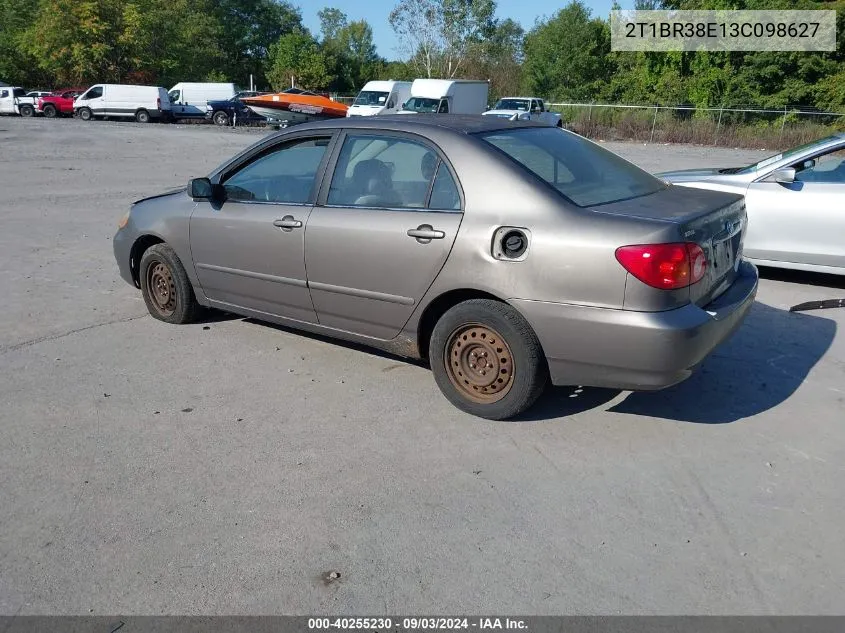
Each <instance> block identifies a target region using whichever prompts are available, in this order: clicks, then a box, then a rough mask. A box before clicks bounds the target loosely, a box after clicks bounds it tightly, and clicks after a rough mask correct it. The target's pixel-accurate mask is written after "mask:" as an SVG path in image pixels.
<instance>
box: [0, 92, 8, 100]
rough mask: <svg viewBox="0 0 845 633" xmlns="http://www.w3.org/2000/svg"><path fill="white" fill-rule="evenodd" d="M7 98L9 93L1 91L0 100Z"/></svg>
mask: <svg viewBox="0 0 845 633" xmlns="http://www.w3.org/2000/svg"><path fill="white" fill-rule="evenodd" d="M8 96H9V91H8V90H2V91H0V99H5V98H6V97H8Z"/></svg>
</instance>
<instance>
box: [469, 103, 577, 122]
mask: <svg viewBox="0 0 845 633" xmlns="http://www.w3.org/2000/svg"><path fill="white" fill-rule="evenodd" d="M484 116H496V117H501V118H503V119H511V120H512V121H540V122H541V123H545V124H546V125H551V126H556V127H563V122H562V121H561V119H560V115H559V114H558V113H557V112H549V111H548V110H547V109H546V104H545V103H544V102H543V100H542V99H538V98H537V97H502V98H501V99H499V100H498V101H497V102H496V104H495V105H494V106H493V107H492V108H490V109H489V110H487V112H484Z"/></svg>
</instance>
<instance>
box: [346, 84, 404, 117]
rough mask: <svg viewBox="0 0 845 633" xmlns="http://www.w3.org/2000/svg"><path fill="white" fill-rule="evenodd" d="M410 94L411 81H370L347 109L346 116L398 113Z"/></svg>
mask: <svg viewBox="0 0 845 633" xmlns="http://www.w3.org/2000/svg"><path fill="white" fill-rule="evenodd" d="M410 96H411V82H410V81H393V80H389V81H368V82H367V83H366V85H365V86H364V87H363V88H362V89H361V92H359V93H358V96H357V97H355V101H354V102H353V103H352V105H351V106H350V108H349V110H347V111H346V116H348V117H349V116H374V115H376V114H396V112H398V111H399V109H400V108H401V107H402V104H403V103H405V101H407V100H408V99H409V98H410Z"/></svg>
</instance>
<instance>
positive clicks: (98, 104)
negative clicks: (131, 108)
mask: <svg viewBox="0 0 845 633" xmlns="http://www.w3.org/2000/svg"><path fill="white" fill-rule="evenodd" d="M104 92H105V90H104V86H92V87H91V88H89V90H88V92H86V93H85V94H84V95H82V97H80V99H82V100H84V102H85V103H84V104H83V105H84V107H86V108H88V109H89V110H91V112H92V113H94V114H95V115H97V116H102V115H105V114H106V97H105V95H104Z"/></svg>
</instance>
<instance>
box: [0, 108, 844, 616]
mask: <svg viewBox="0 0 845 633" xmlns="http://www.w3.org/2000/svg"><path fill="white" fill-rule="evenodd" d="M263 133H264V132H261V131H256V130H237V131H236V130H227V129H219V128H214V127H211V126H195V125H178V126H177V125H146V126H143V125H137V124H115V123H109V122H94V123H88V124H86V123H83V122H81V121H76V120H46V119H28V120H24V119H13V118H3V119H0V147H2V148H3V152H2V153H1V154H0V296H2V297H3V309H2V310H0V431H2V433H0V439H1V440H2V441H0V482H2V483H0V509H1V510H0V614H3V615H11V614H19V615H27V614H80V615H88V614H92V613H93V614H118V613H119V614H125V615H130V614H145V615H146V614H349V615H353V614H358V615H373V614H378V613H382V614H397V613H398V614H419V613H429V614H431V613H437V614H444V615H453V614H490V613H499V614H502V613H504V614H509V613H510V614H523V615H527V614H618V613H624V614H842V613H843V612H844V611H845V606H844V605H845V602H843V599H842V596H843V589H845V547H843V538H842V534H843V525H845V507H844V505H845V504H843V481H845V467H843V464H845V459H843V458H845V450H843V446H845V335H843V333H842V332H841V330H842V328H843V327H844V326H845V310H842V309H832V310H820V311H814V312H806V313H790V312H788V309H789V307H790V306H791V305H795V304H797V303H800V302H803V301H809V300H814V299H830V298H845V278H835V277H824V276H817V275H803V274H792V273H775V272H772V271H764V276H765V278H764V279H763V281H762V283H761V287H760V291H759V295H758V302H757V304H756V305H755V306H754V308H753V311H752V313H751V315H750V317H749V318H748V319H747V321H746V323H745V324H744V326H743V327H742V329H741V330H740V331H739V332H738V333H737V335H735V336H734V337H733V338H732V339H731V340H729V341H728V342H727V343H725V344H724V345H723V346H722V347H720V348H719V349H718V350H717V351H716V353H715V354H714V355H713V357H712V358H710V360H709V361H708V362H707V363H706V364H705V365H704V367H703V368H702V370H701V371H700V372H699V373H698V374H696V375H695V376H694V377H693V378H691V379H690V380H688V381H687V382H685V383H683V384H681V385H679V386H677V387H674V388H671V389H668V390H666V391H662V392H658V393H648V394H645V393H643V394H631V393H628V392H615V391H608V390H598V389H578V388H567V389H555V390H552V391H550V392H549V393H548V394H547V395H546V396H545V397H544V398H543V399H542V400H541V402H540V403H539V405H538V406H537V407H535V408H534V409H533V410H532V411H531V412H530V413H529V414H527V415H526V416H524V417H523V418H522V419H520V420H518V421H514V422H489V421H484V420H480V419H477V418H473V417H471V416H469V415H466V414H463V413H461V412H460V411H458V410H456V409H455V408H454V407H452V406H451V405H450V404H449V403H448V402H447V401H446V399H445V398H444V397H442V396H441V394H440V392H439V391H438V389H437V387H436V386H435V384H434V380H433V379H432V377H431V375H430V373H429V371H428V370H427V369H426V368H424V367H422V366H419V365H416V364H413V363H408V362H405V361H403V360H400V359H397V358H393V357H391V356H388V355H383V354H380V353H375V352H373V351H370V350H366V349H364V348H360V347H357V346H353V345H348V344H344V343H338V342H334V341H331V340H328V339H325V338H321V337H315V336H308V335H302V334H298V333H295V332H293V331H289V330H286V329H283V328H279V327H275V326H271V325H266V324H262V323H259V322H256V321H252V320H249V319H242V318H235V317H231V316H227V315H224V314H212V315H211V316H210V318H209V319H208V320H206V321H205V322H202V323H196V324H192V325H186V326H171V325H167V324H164V323H161V322H159V321H156V320H154V319H152V318H151V317H149V316H148V315H147V312H146V309H145V307H144V303H143V301H142V300H141V297H140V293H139V292H138V291H136V290H135V289H133V288H132V287H130V286H128V285H127V284H126V283H124V282H123V281H122V280H121V279H120V278H119V277H118V275H117V268H116V265H115V262H114V260H113V255H112V248H111V238H112V236H113V235H114V232H115V230H116V223H117V221H118V219H119V218H120V216H121V215H122V214H123V213H124V212H125V210H126V209H127V208H128V205H129V203H130V202H131V201H133V200H135V199H137V198H140V197H142V196H144V195H149V194H153V193H156V192H159V191H162V190H166V189H168V188H170V187H173V186H179V185H181V184H184V183H185V182H186V181H187V179H188V178H190V177H193V176H199V175H204V174H205V173H207V172H208V171H210V170H211V169H212V168H214V167H215V166H216V165H217V164H219V163H220V162H222V161H223V160H225V159H226V158H228V157H229V156H231V155H232V154H234V153H235V152H236V151H238V150H239V149H241V148H243V147H245V146H246V145H247V144H249V143H251V142H253V141H255V140H257V139H258V138H260V137H261V135H262V134H263ZM606 145H607V146H608V147H610V148H611V149H613V150H614V151H617V152H619V153H620V154H622V155H623V156H625V157H626V158H629V159H631V160H633V161H634V162H637V163H638V164H640V165H642V166H643V167H645V168H647V169H650V170H654V171H657V170H661V169H674V168H683V167H687V166H689V167H696V166H712V165H722V164H735V165H739V164H744V163H748V162H751V161H752V160H759V159H760V158H762V157H763V156H765V155H766V153H765V152H761V151H736V150H727V149H718V148H702V147H685V146H663V145H642V144H621V143H608V144H606Z"/></svg>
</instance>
